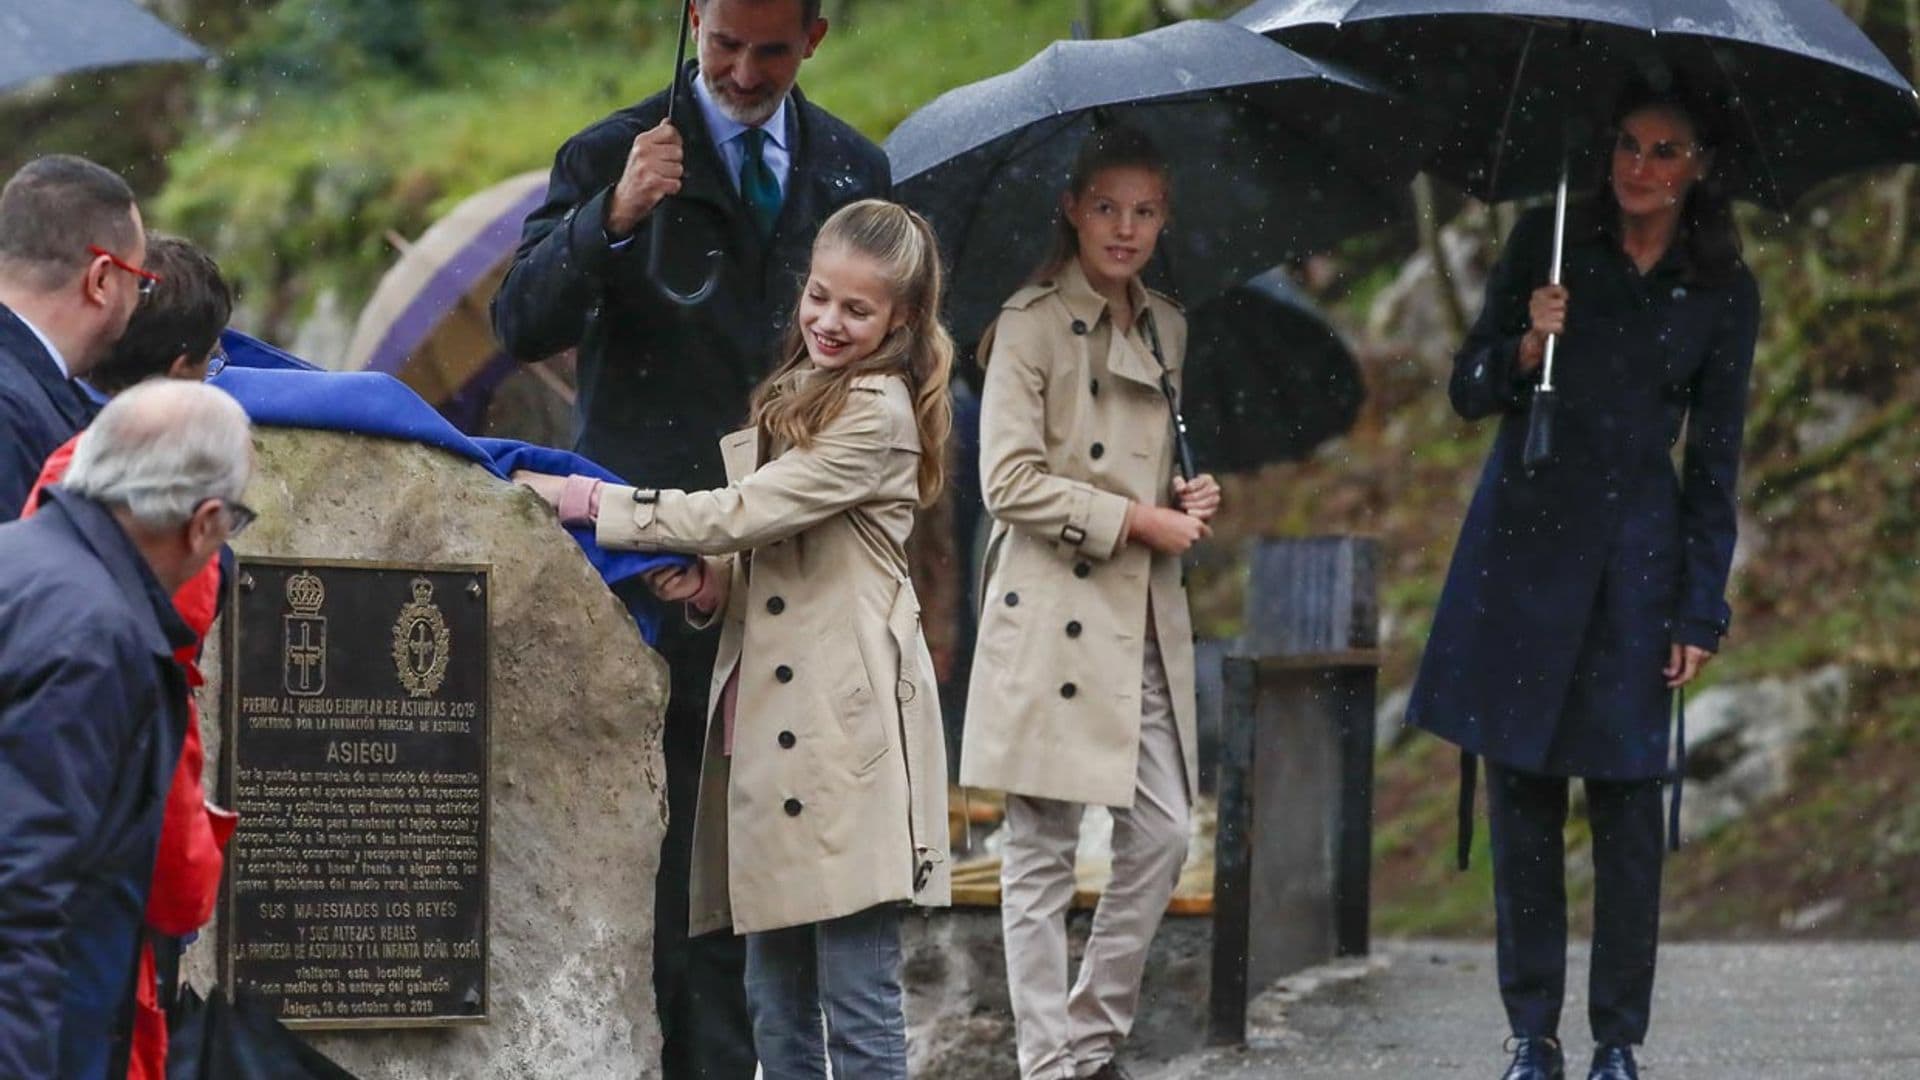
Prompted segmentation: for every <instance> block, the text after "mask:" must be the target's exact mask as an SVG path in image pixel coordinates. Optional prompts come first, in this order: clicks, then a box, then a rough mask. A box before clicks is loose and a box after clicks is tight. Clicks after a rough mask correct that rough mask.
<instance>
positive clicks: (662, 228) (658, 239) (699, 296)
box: [647, 2, 722, 307]
mask: <svg viewBox="0 0 1920 1080" xmlns="http://www.w3.org/2000/svg"><path fill="white" fill-rule="evenodd" d="M692 11H693V4H692V3H691V2H683V3H682V4H681V5H680V44H679V46H678V47H677V48H676V49H675V50H674V54H673V81H672V83H671V84H669V86H668V88H667V122H668V123H670V124H671V123H673V115H674V113H676V112H678V111H679V106H680V73H681V72H683V71H685V70H686V67H687V28H688V23H687V17H688V15H689V14H690V13H691V12H692ZM664 205H666V204H665V203H664V202H662V203H661V205H660V206H655V207H654V208H653V212H654V214H655V215H656V216H655V218H654V221H653V228H652V229H650V230H648V232H649V236H648V240H647V276H648V277H650V278H652V279H653V284H654V287H655V288H657V289H659V290H660V295H661V296H664V297H666V298H667V300H668V301H669V302H671V303H674V304H678V305H679V306H681V307H693V306H694V305H696V304H701V303H705V302H706V299H707V297H709V296H712V295H713V290H714V288H715V287H716V286H718V285H719V284H720V260H721V258H722V256H721V254H720V252H718V251H709V252H707V279H706V281H705V282H704V283H702V284H701V285H700V287H699V288H697V289H695V290H693V291H692V292H690V293H683V292H681V291H679V290H678V289H675V288H674V287H673V286H671V285H669V284H667V279H666V278H665V277H663V276H662V275H661V273H660V268H661V264H662V263H663V262H664V261H665V258H666V250H667V244H666V236H667V219H666V218H665V217H663V216H658V215H659V214H660V209H661V206H664Z"/></svg>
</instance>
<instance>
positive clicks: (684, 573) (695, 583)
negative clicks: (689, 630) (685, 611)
mask: <svg viewBox="0 0 1920 1080" xmlns="http://www.w3.org/2000/svg"><path fill="white" fill-rule="evenodd" d="M640 576H641V578H642V580H644V581H645V582H646V583H647V588H649V589H652V590H653V595H655V596H657V597H659V598H660V599H662V600H664V601H666V602H667V603H669V604H684V603H686V602H687V601H689V600H692V599H693V598H694V597H695V596H698V595H699V594H700V587H701V586H702V585H705V584H706V581H707V564H706V562H705V561H698V562H695V563H693V564H692V565H691V566H663V567H661V568H659V569H658V570H649V571H647V572H646V573H644V574H642V575H640Z"/></svg>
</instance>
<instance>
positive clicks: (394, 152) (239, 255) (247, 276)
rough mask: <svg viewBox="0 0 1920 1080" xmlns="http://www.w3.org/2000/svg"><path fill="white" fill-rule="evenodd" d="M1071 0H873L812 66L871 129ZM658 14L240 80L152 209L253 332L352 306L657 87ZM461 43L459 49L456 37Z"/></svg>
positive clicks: (1129, 24) (813, 76)
mask: <svg viewBox="0 0 1920 1080" xmlns="http://www.w3.org/2000/svg"><path fill="white" fill-rule="evenodd" d="M1076 9H1077V5H1076V4H1071V3H1066V2H1062V0H1047V2H1041V0H969V2H967V3H965V4H927V3H923V2H920V0H861V2H860V3H857V4H856V5H854V15H855V17H854V18H853V19H852V20H850V21H848V22H846V23H845V24H843V25H837V26H836V27H835V28H834V29H833V30H832V32H831V33H830V34H829V36H828V38H827V41H826V42H825V43H824V45H823V46H822V48H821V50H820V52H819V53H818V54H817V55H816V56H815V57H814V59H812V60H811V61H808V62H807V64H806V66H805V67H804V69H803V71H802V76H801V85H802V87H803V89H805V91H806V92H807V94H808V95H809V97H811V98H812V99H813V100H814V101H816V102H818V103H819V104H821V105H824V106H825V107H827V108H828V109H830V110H831V111H833V112H834V113H835V114H836V115H839V116H840V117H842V118H843V119H845V120H847V121H848V122H849V123H851V124H853V125H854V126H856V127H858V128H859V129H860V130H861V131H863V132H865V133H866V134H867V135H869V136H870V137H872V138H874V139H875V140H881V139H884V138H885V136H886V135H887V134H888V133H889V132H890V131H891V130H892V129H893V128H894V127H895V126H896V125H897V124H899V122H900V121H901V120H903V119H905V118H906V117H907V116H908V115H910V114H911V113H912V112H913V111H914V110H915V109H917V108H918V107H919V106H921V105H923V104H925V103H926V102H927V101H930V100H931V99H933V98H934V97H935V96H937V95H938V94H940V93H942V92H944V91H946V90H948V89H951V88H952V87H955V86H959V85H962V84H964V83H968V82H972V81H975V80H978V79H981V78H984V77H986V76H988V75H992V74H995V73H997V72H999V71H1002V70H1006V69H1008V68H1011V67H1014V66H1016V65H1018V64H1019V63H1021V62H1022V61H1024V60H1025V59H1026V58H1027V57H1029V56H1031V55H1033V54H1034V53H1035V52H1037V51H1038V50H1039V49H1040V48H1042V47H1044V46H1045V45H1046V44H1047V43H1048V42H1050V41H1052V40H1055V39H1057V38H1062V37H1065V36H1067V30H1068V25H1069V21H1070V19H1071V18H1072V16H1073V13H1074V11H1075V10H1076ZM1102 9H1103V10H1102V15H1103V19H1104V20H1105V22H1104V24H1103V31H1105V32H1108V33H1124V32H1129V31H1131V30H1135V29H1139V28H1141V27H1142V26H1144V25H1145V23H1146V21H1147V17H1148V16H1147V11H1148V5H1147V4H1145V3H1132V2H1127V3H1120V2H1113V3H1106V4H1103V5H1102ZM664 29H665V28H664V27H663V26H661V25H658V24H655V23H641V24H639V25H638V26H636V27H635V28H634V30H633V31H632V32H631V33H628V34H624V35H620V34H616V35H611V36H607V35H599V36H595V35H583V34H578V33H572V32H566V31H565V30H564V28H555V27H550V26H549V27H538V28H533V29H530V30H529V31H528V34H527V35H525V36H515V37H510V38H507V39H503V40H500V41H498V42H495V43H493V44H492V46H491V47H488V46H486V45H484V44H474V43H463V44H462V45H461V46H459V47H460V48H462V49H463V50H465V51H464V52H463V54H462V55H461V56H460V57H459V58H458V60H457V61H454V62H446V61H443V62H442V63H441V64H440V65H439V66H441V67H443V68H447V69H449V70H458V71H461V72H464V73H466V75H465V77H464V78H463V80H462V81H460V82H458V83H455V84H452V85H446V86H439V87H434V86H426V87H423V86H421V85H419V84H418V83H417V82H413V81H408V80H406V79H402V78H399V77H392V76H389V77H372V78H364V79H360V80H357V81H354V82H352V83H350V84H349V85H346V86H344V87H342V88H339V89H333V90H329V89H325V88H320V89H306V90H302V89H299V88H298V86H297V85H294V84H288V85H278V84H276V85H275V86H273V87H271V88H264V87H260V88H255V87H244V86H243V87H238V88H228V89H225V90H222V91H219V92H218V93H217V94H215V95H214V99H215V100H214V101H213V102H212V103H211V104H210V106H209V109H210V111H212V112H214V113H215V114H216V115H219V114H221V113H227V114H230V115H228V116H227V117H225V118H224V119H225V120H227V121H229V122H221V123H214V124H209V125H207V126H206V127H204V128H203V129H201V130H202V133H201V134H198V135H196V136H194V137H191V138H189V140H188V141H187V142H186V143H185V144H184V145H182V146H181V147H180V148H179V149H178V150H177V151H175V153H174V154H173V155H172V158H171V161H170V165H171V177H170V179H169V182H168V183H167V185H166V187H165V188H164V190H163V191H162V192H161V194H160V196H159V197H158V198H157V199H156V200H155V201H154V202H153V204H152V215H153V217H154V218H155V221H156V223H157V224H158V225H159V226H161V227H163V228H166V229H169V230H172V231H176V232H180V233H184V234H186V235H189V236H193V237H195V238H196V239H199V240H201V241H202V242H204V243H208V244H210V245H211V246H212V247H213V249H214V250H215V252H216V254H217V255H218V256H219V257H220V260H221V263H222V266H223V267H224V268H225V269H227V270H228V271H229V272H230V274H231V275H232V276H233V277H234V278H235V279H236V280H237V281H238V282H239V283H240V285H241V287H242V291H243V293H244V294H245V295H246V296H247V297H248V303H247V310H248V311H249V312H250V314H251V315H252V321H253V322H254V323H255V324H257V325H258V328H259V329H262V330H264V331H268V332H278V333H280V334H282V335H285V334H286V333H288V332H289V331H290V330H291V329H292V327H293V325H294V324H295V323H296V322H297V321H298V319H299V317H300V316H302V315H303V314H304V313H305V312H307V311H308V310H311V308H312V307H313V305H314V304H315V303H317V302H318V300H319V298H320V294H321V293H322V292H325V291H329V290H331V291H333V292H334V293H336V295H337V297H338V299H339V301H340V306H341V307H342V309H343V310H346V311H354V310H357V308H358V306H359V304H360V303H361V302H362V301H363V300H364V299H365V297H366V296H367V295H368V294H369V293H370V292H371V290H372V288H373V286H374V284H375V283H376V282H377V281H378V278H379V275H380V274H381V273H382V272H383V271H384V269H385V268H386V266H387V265H389V264H390V263H391V262H392V260H393V258H394V249H393V246H392V244H391V243H390V242H389V240H388V237H389V235H390V234H391V235H397V236H399V237H402V238H406V239H411V238H413V237H415V236H418V235H419V233H420V232H422V231H423V230H424V229H425V228H426V227H427V225H429V224H430V223H431V222H432V221H433V220H434V219H435V218H436V217H438V216H439V215H440V214H442V213H444V212H445V211H446V210H447V209H449V208H450V207H452V206H453V205H454V204H455V203H457V202H458V201H459V200H461V199H463V198H465V197H466V196H468V195H470V194H473V193H474V192H476V191H479V190H481V189H484V188H486V187H488V186H490V185H492V184H494V183H496V182H498V181H500V180H504V179H506V178H507V177H510V176H513V175H515V174H517V173H520V172H524V171H527V170H530V169H542V168H546V167H547V166H548V165H549V164H550V163H551V161H552V157H553V153H554V151H555V149H557V148H558V147H559V145H560V143H561V142H562V141H564V140H565V139H566V138H567V136H569V135H571V134H573V133H574V132H575V131H577V130H579V129H580V128H582V127H584V126H586V125H587V124H589V123H591V122H592V121H594V120H595V119H597V118H599V117H601V116H603V115H605V114H607V113H609V112H611V111H613V110H614V109H617V108H620V107H622V106H625V105H629V104H632V103H633V102H635V101H638V100H640V99H642V98H644V97H647V96H648V95H650V94H652V93H654V92H656V91H657V90H658V89H659V88H660V87H662V86H664V85H665V84H666V81H667V76H668V71H669V69H670V68H671V66H672V58H673V57H672V46H673V42H672V41H671V40H668V35H667V34H666V33H664V32H663V31H664ZM452 47H453V46H449V48H452Z"/></svg>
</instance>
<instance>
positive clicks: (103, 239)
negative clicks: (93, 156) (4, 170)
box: [0, 154, 140, 292]
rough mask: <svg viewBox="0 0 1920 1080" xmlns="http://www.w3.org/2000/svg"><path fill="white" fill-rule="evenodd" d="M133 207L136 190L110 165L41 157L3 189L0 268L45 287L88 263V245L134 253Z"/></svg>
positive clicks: (136, 229) (55, 285)
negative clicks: (134, 191) (109, 167)
mask: <svg viewBox="0 0 1920 1080" xmlns="http://www.w3.org/2000/svg"><path fill="white" fill-rule="evenodd" d="M133 205H134V203H133V189H132V188H130V187H128V186H127V182H126V181H125V180H122V179H120V176H119V174H118V173H115V172H114V171H113V170H111V169H108V168H106V167H105V166H102V165H96V164H94V163H93V162H91V161H88V160H87V159H86V158H82V157H74V156H72V155H70V154H53V155H50V156H48V157H43V158H35V159H34V160H32V161H29V162H27V163H26V164H25V165H24V166H22V167H21V169H20V171H19V172H17V173H14V174H13V179H11V180H9V181H7V186H6V188H5V189H4V190H0V269H3V270H5V271H6V272H7V273H8V274H9V275H10V276H13V277H16V278H18V279H19V280H20V281H21V283H22V284H23V285H27V286H29V287H31V288H34V289H37V290H40V291H43V292H44V291H47V290H51V289H57V288H60V287H61V286H63V285H65V284H66V283H67V282H69V281H71V280H73V279H74V278H75V277H76V276H77V275H78V274H79V273H80V272H81V271H82V270H84V269H86V267H87V264H88V263H90V262H91V261H92V260H93V258H94V257H93V256H92V255H89V254H88V253H87V245H89V244H92V245H94V246H96V247H100V248H104V249H105V250H107V251H111V252H113V253H114V254H115V255H118V256H120V257H121V258H129V257H131V256H132V254H133V251H132V248H133V247H134V245H135V244H138V243H139V242H140V227H139V226H138V225H136V224H134V220H133Z"/></svg>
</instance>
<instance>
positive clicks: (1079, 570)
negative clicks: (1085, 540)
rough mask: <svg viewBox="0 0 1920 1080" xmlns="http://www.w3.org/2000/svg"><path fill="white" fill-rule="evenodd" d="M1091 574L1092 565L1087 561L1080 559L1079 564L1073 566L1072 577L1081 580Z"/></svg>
mask: <svg viewBox="0 0 1920 1080" xmlns="http://www.w3.org/2000/svg"><path fill="white" fill-rule="evenodd" d="M1091 573H1093V564H1092V563H1090V562H1088V561H1087V560H1085V559H1081V560H1080V561H1079V562H1077V563H1074V564H1073V576H1074V577H1077V578H1083V577H1086V576H1087V575H1088V574H1091Z"/></svg>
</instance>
